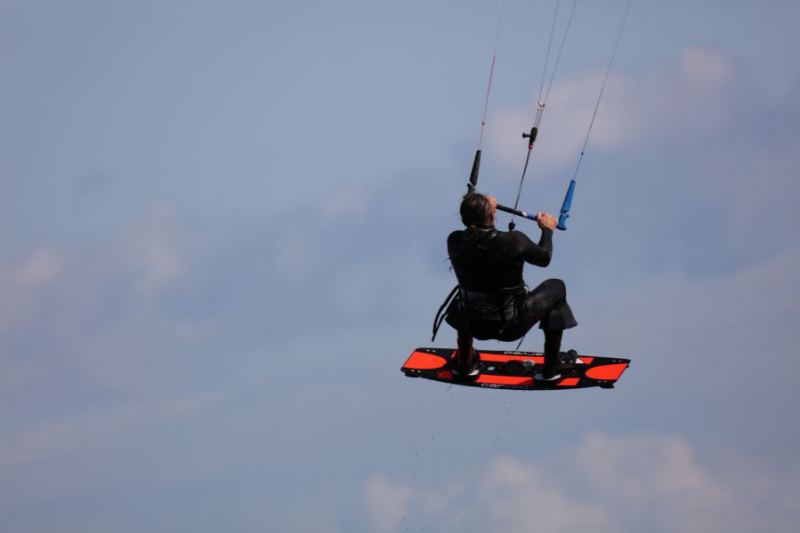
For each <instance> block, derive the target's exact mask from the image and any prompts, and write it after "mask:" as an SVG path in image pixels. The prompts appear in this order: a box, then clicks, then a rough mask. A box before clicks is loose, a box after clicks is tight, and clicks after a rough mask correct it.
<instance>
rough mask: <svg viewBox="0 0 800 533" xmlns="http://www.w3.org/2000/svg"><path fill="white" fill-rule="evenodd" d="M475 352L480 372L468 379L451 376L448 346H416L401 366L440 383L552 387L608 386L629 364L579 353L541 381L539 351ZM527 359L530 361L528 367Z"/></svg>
mask: <svg viewBox="0 0 800 533" xmlns="http://www.w3.org/2000/svg"><path fill="white" fill-rule="evenodd" d="M479 354H480V375H479V376H478V378H477V379H475V380H472V381H468V380H461V379H454V377H453V373H452V372H451V371H450V359H451V358H452V357H453V356H454V355H455V350H453V349H452V348H417V349H415V350H414V352H413V353H412V354H411V355H410V356H409V358H408V360H407V361H406V362H405V364H403V368H402V369H401V370H402V371H403V372H404V373H405V375H406V376H408V377H411V378H426V379H432V380H435V381H442V382H444V383H454V384H457V385H469V386H471V387H489V388H492V389H517V390H552V389H580V388H585V387H603V388H606V389H611V388H613V387H614V383H616V381H617V380H618V379H619V378H620V376H622V373H623V372H625V369H626V368H628V366H629V365H630V359H622V358H619V357H599V356H596V355H579V356H578V360H577V364H575V366H574V367H573V368H570V369H568V370H567V371H565V372H562V377H561V379H558V380H555V381H542V380H537V379H536V377H535V374H537V373H538V372H540V371H541V369H542V365H543V364H544V356H543V354H541V353H538V352H505V351H497V350H481V351H479ZM530 361H533V363H534V366H533V368H532V369H531V365H530V363H529V362H530ZM526 362H528V363H527V364H526Z"/></svg>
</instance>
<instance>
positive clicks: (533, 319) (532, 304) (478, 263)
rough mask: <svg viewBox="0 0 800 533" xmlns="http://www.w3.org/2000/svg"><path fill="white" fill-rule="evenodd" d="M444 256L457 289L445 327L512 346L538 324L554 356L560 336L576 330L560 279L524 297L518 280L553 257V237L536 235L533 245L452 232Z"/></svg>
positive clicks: (507, 235)
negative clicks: (526, 270)
mask: <svg viewBox="0 0 800 533" xmlns="http://www.w3.org/2000/svg"><path fill="white" fill-rule="evenodd" d="M447 251H448V254H449V256H450V262H451V263H452V265H453V269H454V270H455V273H456V277H457V278H458V283H459V287H460V288H459V292H458V296H457V297H456V298H455V299H454V300H453V301H452V302H451V304H450V305H449V307H448V309H447V312H446V317H445V319H446V320H447V323H448V324H450V325H451V326H452V327H453V328H455V329H457V330H459V332H463V333H467V334H469V335H470V336H472V337H475V338H477V339H480V340H486V339H498V340H501V341H513V340H516V339H519V338H522V337H523V336H524V335H525V334H526V333H527V332H528V330H530V328H531V327H533V325H534V324H536V323H537V322H539V324H540V326H539V327H540V328H541V329H543V330H544V331H545V351H546V352H547V351H548V349H547V348H548V347H550V346H548V344H550V345H551V346H552V348H553V349H555V353H556V354H557V353H558V346H559V345H560V342H561V333H562V331H563V330H564V329H567V328H571V327H574V326H576V325H577V322H576V321H575V317H574V316H573V314H572V310H571V309H570V307H569V304H568V303H567V300H566V297H567V290H566V287H565V285H564V282H563V281H561V280H560V279H548V280H546V281H544V282H543V283H542V284H540V285H539V286H538V287H536V288H535V289H533V290H532V291H530V292H528V291H527V289H526V287H525V282H524V280H523V279H522V271H523V266H524V264H525V263H531V264H533V265H536V266H540V267H546V266H547V265H548V264H549V263H550V258H551V256H552V253H553V232H552V230H550V229H546V228H545V229H542V237H541V239H539V243H538V244H535V243H533V242H532V241H531V240H530V239H529V238H528V237H527V236H526V235H525V234H524V233H522V232H520V231H509V232H504V231H498V230H497V229H495V228H494V227H493V226H486V227H474V226H473V227H470V228H468V229H466V230H460V231H454V232H453V233H451V234H450V236H449V237H448V238H447Z"/></svg>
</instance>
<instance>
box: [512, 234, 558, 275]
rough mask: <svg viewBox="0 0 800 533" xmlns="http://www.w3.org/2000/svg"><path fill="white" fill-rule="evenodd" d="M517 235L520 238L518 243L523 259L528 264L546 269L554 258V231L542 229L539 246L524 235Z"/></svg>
mask: <svg viewBox="0 0 800 533" xmlns="http://www.w3.org/2000/svg"><path fill="white" fill-rule="evenodd" d="M517 233H518V234H519V237H520V238H518V241H519V245H520V248H521V249H520V251H521V253H522V259H524V260H525V262H526V263H530V264H532V265H536V266H540V267H546V266H547V265H549V264H550V259H551V258H552V257H553V230H551V229H547V228H544V229H542V237H541V238H540V239H539V244H534V243H533V241H531V240H530V239H529V238H528V237H527V236H526V235H525V234H524V233H521V232H517Z"/></svg>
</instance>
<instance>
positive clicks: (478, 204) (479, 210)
mask: <svg viewBox="0 0 800 533" xmlns="http://www.w3.org/2000/svg"><path fill="white" fill-rule="evenodd" d="M460 212H461V222H463V223H464V225H465V226H467V228H469V227H470V226H484V225H486V224H490V223H491V221H492V205H491V204H490V203H489V200H487V199H486V197H485V196H484V195H482V194H480V193H477V192H469V193H467V194H465V195H464V198H462V199H461V208H460Z"/></svg>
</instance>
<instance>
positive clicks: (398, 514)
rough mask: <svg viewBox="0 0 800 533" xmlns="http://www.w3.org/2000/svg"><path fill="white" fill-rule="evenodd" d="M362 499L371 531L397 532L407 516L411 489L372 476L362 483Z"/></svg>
mask: <svg viewBox="0 0 800 533" xmlns="http://www.w3.org/2000/svg"><path fill="white" fill-rule="evenodd" d="M364 498H365V500H366V502H367V510H368V512H369V519H370V525H371V531H375V532H378V533H390V532H392V531H397V528H398V527H399V526H400V524H401V522H402V521H403V518H405V517H406V515H407V514H408V506H409V500H410V499H411V489H410V488H409V487H405V486H402V485H397V484H393V483H391V482H390V481H388V480H387V479H386V478H385V477H383V476H381V475H374V476H372V477H370V478H369V479H367V481H366V482H365V483H364Z"/></svg>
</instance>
